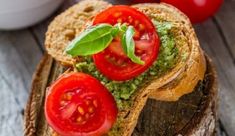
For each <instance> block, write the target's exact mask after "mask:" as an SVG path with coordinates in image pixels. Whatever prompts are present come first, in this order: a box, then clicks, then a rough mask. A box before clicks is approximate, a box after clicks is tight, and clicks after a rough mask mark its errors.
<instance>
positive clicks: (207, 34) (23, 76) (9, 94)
mask: <svg viewBox="0 0 235 136" xmlns="http://www.w3.org/2000/svg"><path fill="white" fill-rule="evenodd" d="M77 1H79V0H66V1H65V2H64V4H63V5H62V7H61V8H60V9H59V11H57V12H56V13H54V15H53V16H51V17H50V18H48V19H47V20H45V21H43V22H41V23H40V24H38V25H36V26H33V27H31V28H30V31H28V30H23V31H14V32H0V93H1V95H0V108H1V110H2V111H1V112H0V135H1V136H6V135H7V136H20V135H23V133H22V119H21V118H22V114H21V111H22V108H23V107H24V105H25V103H26V100H27V96H28V90H29V89H28V88H29V84H30V82H31V74H32V72H33V69H35V64H36V63H37V62H38V60H39V58H40V56H41V53H40V50H39V48H38V46H37V44H38V45H41V46H40V47H41V48H42V47H43V43H44V33H45V32H46V29H47V25H48V24H49V22H50V21H51V20H52V19H53V18H54V16H56V15H57V14H59V13H60V12H62V11H64V10H65V9H66V8H68V7H69V6H70V5H72V4H74V3H76V2H77ZM108 1H111V2H112V3H116V4H117V3H119V2H121V3H123V4H124V3H125V0H121V1H119V0H108ZM234 3H235V1H234V0H225V3H224V5H223V6H222V8H221V10H220V11H219V12H218V14H217V15H216V16H215V19H213V20H209V21H207V22H205V23H202V24H200V25H197V26H196V30H197V34H198V37H199V40H200V42H201V45H202V46H203V48H204V49H205V50H206V52H207V53H208V54H209V55H210V56H211V57H212V59H213V61H214V62H215V63H216V67H217V70H218V73H219V80H220V81H219V83H220V90H221V91H220V116H221V118H220V123H219V126H220V127H218V132H219V133H217V134H218V135H220V136H227V135H229V136H234V135H235V133H234V126H235V125H234V122H235V119H234V116H235V113H234V112H235V105H234V98H235V91H234V90H235V89H234V74H231V73H235V72H234V66H232V65H234V52H235V51H234V48H235V46H234V44H235V41H234V40H235V38H234V35H235V34H234V33H235V30H234V26H235V25H234V18H235V16H234V14H235V13H234V12H235V10H234V9H235V7H234V6H235V4H234ZM214 20H215V21H217V24H218V25H216V22H215V21H214ZM218 29H220V30H218ZM221 32H222V33H221ZM33 38H34V39H33ZM218 43H219V44H218ZM218 46H219V48H218ZM221 49H222V51H218V50H221ZM9 54H11V55H9ZM228 54H233V55H228ZM231 56H232V57H233V58H232V57H231ZM221 58H222V59H221ZM25 65H27V66H25ZM16 94H17V95H16Z"/></svg>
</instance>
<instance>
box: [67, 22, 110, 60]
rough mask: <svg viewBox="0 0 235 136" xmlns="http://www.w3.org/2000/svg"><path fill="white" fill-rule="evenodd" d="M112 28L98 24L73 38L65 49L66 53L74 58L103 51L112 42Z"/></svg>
mask: <svg viewBox="0 0 235 136" xmlns="http://www.w3.org/2000/svg"><path fill="white" fill-rule="evenodd" d="M112 29H113V26H111V25H109V24H99V25H97V26H94V27H92V28H90V29H87V30H86V31H84V32H83V33H81V35H79V36H78V37H77V38H75V39H74V40H73V41H72V42H71V43H70V44H69V45H68V46H67V48H66V50H65V51H66V53H67V54H70V55H72V56H73V57H75V56H87V55H92V54H96V53H99V52H101V51H103V50H104V49H105V48H106V47H108V45H109V44H110V43H111V41H112V40H113V36H112Z"/></svg>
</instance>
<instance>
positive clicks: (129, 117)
mask: <svg viewBox="0 0 235 136" xmlns="http://www.w3.org/2000/svg"><path fill="white" fill-rule="evenodd" d="M45 46H46V50H47V52H48V54H49V55H51V56H52V57H53V58H55V59H56V60H57V61H59V62H61V63H62V64H63V65H66V66H70V67H72V69H73V70H72V71H71V72H68V73H64V74H63V75H61V76H60V77H59V78H58V80H57V81H55V82H54V83H53V84H52V85H51V86H50V87H49V89H48V96H47V98H46V102H45V115H46V119H47V122H48V123H49V125H50V126H51V127H52V128H53V129H54V130H55V131H56V132H57V133H59V134H60V135H65V136H67V135H68V136H80V135H82V136H83V135H84V136H86V135H103V134H107V135H114V136H116V135H117V136H129V135H131V134H132V132H133V129H134V128H135V125H136V123H137V120H138V117H139V114H140V112H141V110H142V109H143V107H144V105H145V103H146V100H147V99H148V98H149V97H150V98H154V99H157V100H163V101H176V100H178V99H179V98H180V97H181V96H182V95H184V94H187V93H190V92H192V91H193V90H194V88H195V87H196V85H197V84H198V82H200V81H201V80H203V78H204V74H205V70H206V62H205V58H204V55H203V52H202V50H201V48H200V46H199V42H198V39H197V37H196V35H195V32H194V30H193V28H192V25H191V23H190V21H189V19H188V18H187V17H186V16H185V15H184V14H183V13H181V12H180V11H179V10H177V9H176V8H174V7H172V6H170V5H167V4H164V3H161V4H139V5H138V4H137V5H133V6H124V5H115V6H113V5H111V4H109V3H107V2H104V1H100V0H84V1H81V2H80V3H78V4H76V5H74V6H73V7H71V8H69V9H68V10H66V11H65V12H64V13H62V14H61V15H59V16H57V17H56V18H55V19H54V20H53V21H52V23H51V24H50V26H49V27H48V31H47V33H46V41H45Z"/></svg>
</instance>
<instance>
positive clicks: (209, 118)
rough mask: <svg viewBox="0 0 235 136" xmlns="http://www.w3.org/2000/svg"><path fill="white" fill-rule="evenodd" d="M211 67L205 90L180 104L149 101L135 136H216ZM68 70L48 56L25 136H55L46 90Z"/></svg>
mask: <svg viewBox="0 0 235 136" xmlns="http://www.w3.org/2000/svg"><path fill="white" fill-rule="evenodd" d="M207 64H208V66H207V74H206V76H205V81H204V85H203V88H197V89H195V91H194V92H193V93H191V94H188V95H185V96H183V97H182V98H180V100H179V101H177V102H162V101H156V100H151V99H149V100H148V101H147V104H146V105H145V107H144V109H143V111H142V113H141V115H140V117H139V120H138V124H137V126H136V128H135V130H134V132H133V136H172V135H184V136H185V135H195V136H201V135H203V136H210V135H214V134H215V125H216V119H217V115H216V109H217V101H218V100H217V77H216V73H215V70H214V68H213V66H211V61H209V60H207ZM66 69H67V68H66V67H63V66H62V65H60V64H59V63H58V62H56V61H55V60H53V59H52V58H51V57H50V56H48V55H45V56H44V57H43V59H42V60H41V62H40V64H39V66H38V68H37V70H36V72H35V74H34V76H33V81H32V88H31V95H30V98H29V100H28V103H27V107H26V110H25V114H24V115H25V118H24V135H25V136H51V135H53V131H52V129H51V128H50V127H49V126H48V124H47V123H46V120H45V117H44V109H43V107H44V99H45V94H46V88H47V86H49V85H50V84H51V83H52V82H53V81H54V80H55V79H56V78H57V77H58V76H59V75H60V74H61V73H63V72H64V71H65V70H66Z"/></svg>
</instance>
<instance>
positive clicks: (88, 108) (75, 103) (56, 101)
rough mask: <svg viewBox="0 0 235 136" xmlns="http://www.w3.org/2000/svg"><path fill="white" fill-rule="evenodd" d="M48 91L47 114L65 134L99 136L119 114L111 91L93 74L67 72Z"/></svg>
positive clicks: (52, 125) (51, 122)
mask: <svg viewBox="0 0 235 136" xmlns="http://www.w3.org/2000/svg"><path fill="white" fill-rule="evenodd" d="M48 91H49V94H48V95H47V98H46V102H45V116H46V119H47V122H48V123H49V125H50V126H51V127H52V128H53V129H54V130H55V131H56V132H57V133H58V134H60V135H62V136H84V135H85V136H100V135H103V134H105V133H107V132H108V130H109V129H110V128H111V127H112V125H113V124H114V122H115V120H116V118H117V112H118V110H117V106H116V103H115V100H114V98H113V96H112V94H111V93H110V92H109V91H108V90H107V89H106V88H105V87H104V86H103V85H102V84H101V83H100V82H99V81H98V80H97V79H95V78H93V77H92V76H90V75H87V74H84V73H69V74H64V75H62V76H61V77H60V78H59V79H58V80H57V81H55V83H53V84H52V85H51V86H50V87H49V90H48Z"/></svg>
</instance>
